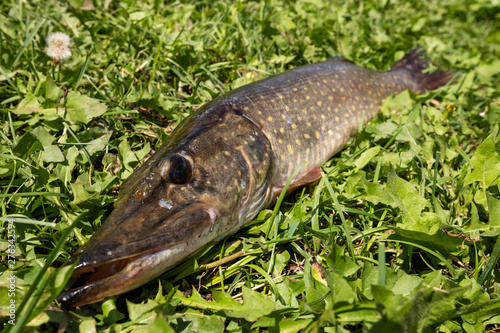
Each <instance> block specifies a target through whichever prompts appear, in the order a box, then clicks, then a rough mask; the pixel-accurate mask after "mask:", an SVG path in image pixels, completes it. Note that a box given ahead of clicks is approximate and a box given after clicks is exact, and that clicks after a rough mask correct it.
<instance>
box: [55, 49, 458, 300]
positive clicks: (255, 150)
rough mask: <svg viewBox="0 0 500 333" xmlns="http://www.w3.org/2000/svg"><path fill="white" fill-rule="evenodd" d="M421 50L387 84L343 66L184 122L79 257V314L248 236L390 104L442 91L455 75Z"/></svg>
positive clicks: (270, 82) (264, 84) (227, 98)
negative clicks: (253, 223) (287, 192)
mask: <svg viewBox="0 0 500 333" xmlns="http://www.w3.org/2000/svg"><path fill="white" fill-rule="evenodd" d="M422 54H423V51H421V50H419V49H416V50H414V51H412V52H410V53H409V54H407V55H406V56H405V57H404V58H403V59H402V60H400V61H399V62H397V63H396V64H395V65H394V66H393V68H392V69H391V70H390V71H388V72H376V71H373V70H369V69H364V68H361V67H358V66H356V65H355V64H353V63H352V62H350V61H348V60H346V59H343V58H338V57H337V58H332V59H329V60H327V61H324V62H321V63H316V64H311V65H308V66H304V67H300V68H296V69H293V70H290V71H288V72H286V73H283V74H280V75H276V76H273V77H270V78H268V79H264V80H261V81H258V82H254V83H251V84H248V85H246V86H242V87H240V88H238V89H235V90H234V91H232V92H229V93H227V94H225V95H222V96H221V97H219V98H217V99H215V100H213V101H212V102H210V103H208V104H205V105H204V106H202V107H201V108H200V109H198V110H197V111H196V112H195V113H193V114H192V115H191V116H189V117H188V118H186V119H185V120H184V121H182V122H181V123H180V124H179V125H178V126H177V128H176V129H175V130H174V131H173V132H172V134H171V135H170V137H169V138H168V140H167V141H166V142H165V143H164V144H163V145H162V147H161V148H160V149H159V150H158V151H157V152H156V153H155V154H154V155H153V156H152V157H151V158H150V159H149V160H148V161H146V163H144V164H143V165H142V166H141V167H140V168H139V169H138V170H136V171H135V172H134V173H133V174H132V176H130V177H129V179H127V180H126V181H125V182H124V183H123V184H122V186H121V188H120V193H119V196H118V198H117V200H116V202H115V210H114V211H113V212H112V213H111V215H110V216H109V217H108V219H107V220H106V221H105V222H104V223H103V225H102V226H101V227H100V229H99V230H98V231H97V232H96V233H95V234H94V235H93V236H92V237H91V238H90V240H89V241H88V242H87V243H86V244H84V246H83V247H81V248H80V249H79V250H78V251H77V252H75V253H74V254H73V256H72V258H71V259H70V260H69V262H68V263H67V265H75V270H74V272H73V275H72V280H73V281H72V282H70V286H69V287H70V288H69V289H68V290H66V291H63V292H62V293H61V294H60V295H59V296H58V300H59V301H60V302H61V303H62V304H63V305H65V306H79V305H84V304H89V303H94V302H97V301H100V300H103V299H104V298H106V297H109V296H113V295H117V294H120V293H123V292H126V291H128V290H132V289H134V288H136V287H138V286H140V285H142V284H144V283H146V282H148V281H150V280H152V279H154V278H155V277H157V276H159V275H160V274H162V273H163V272H164V271H166V270H167V269H169V268H171V267H173V266H175V265H176V264H178V263H179V262H181V261H182V260H184V259H186V258H188V257H189V256H191V255H193V254H194V253H195V252H196V251H198V250H200V249H202V248H203V247H204V246H205V245H207V244H209V243H210V242H213V241H217V240H220V239H222V238H224V237H226V236H228V235H230V234H232V233H234V232H235V231H236V230H238V229H239V228H241V227H242V226H243V225H245V224H246V223H247V222H248V221H250V220H251V219H253V218H254V217H255V216H256V215H257V214H258V212H259V211H260V210H261V209H263V208H265V207H267V206H269V205H270V204H272V203H273V202H274V201H275V200H276V198H277V196H278V194H279V193H280V192H281V191H282V190H283V188H284V186H285V183H286V182H287V180H288V179H289V178H290V177H291V176H292V174H293V172H294V171H295V170H296V169H297V168H298V167H300V169H299V173H298V174H297V175H296V177H295V178H294V179H293V180H292V183H291V186H290V188H294V187H297V186H301V185H304V184H307V183H310V182H313V181H315V180H317V179H318V178H319V177H320V176H321V173H320V171H319V169H318V167H319V166H321V165H322V164H323V163H325V162H326V161H327V160H328V159H329V158H330V157H331V156H333V155H334V154H335V153H336V152H338V151H339V150H340V149H342V147H343V146H344V145H345V144H346V142H347V140H349V138H350V137H351V135H352V134H353V133H354V132H355V130H356V129H357V128H358V127H359V125H360V124H362V123H365V122H367V121H369V120H370V119H372V118H373V117H375V116H376V114H377V112H378V110H379V108H380V105H381V103H382V101H383V99H384V98H386V97H388V96H389V95H390V94H396V93H399V92H401V91H402V90H404V89H410V90H412V91H415V92H419V91H425V90H432V89H435V88H437V87H439V86H442V85H444V84H446V83H447V82H448V81H449V80H450V79H451V77H452V76H453V73H452V72H443V71H436V72H433V73H422V72H421V71H422V69H423V68H425V63H426V60H425V59H421V58H420V57H421V56H422Z"/></svg>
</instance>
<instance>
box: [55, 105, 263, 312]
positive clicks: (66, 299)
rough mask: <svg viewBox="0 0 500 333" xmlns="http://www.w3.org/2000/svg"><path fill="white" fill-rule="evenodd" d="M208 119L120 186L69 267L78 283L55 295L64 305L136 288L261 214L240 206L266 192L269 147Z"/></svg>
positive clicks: (226, 118)
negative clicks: (108, 209)
mask: <svg viewBox="0 0 500 333" xmlns="http://www.w3.org/2000/svg"><path fill="white" fill-rule="evenodd" d="M212 118H214V116H213V115H212V117H211V118H209V119H195V120H191V121H188V123H189V122H190V126H185V125H183V126H181V128H180V129H179V130H176V131H175V132H174V133H173V134H172V138H171V139H170V140H169V141H168V142H166V143H165V144H164V145H163V146H162V147H161V148H160V149H159V151H158V152H157V153H156V154H155V155H153V156H152V157H151V158H150V159H149V160H148V161H147V162H146V163H145V164H144V165H143V166H141V168H139V169H138V170H137V171H136V172H134V174H133V175H132V176H131V177H130V178H129V179H128V180H127V181H125V182H124V183H123V185H122V186H121V189H120V194H119V196H118V198H117V200H116V202H115V208H114V210H113V212H112V213H111V215H110V216H109V218H108V219H107V220H106V221H105V222H104V223H103V225H102V226H101V227H100V229H99V230H98V231H97V232H96V233H95V234H94V235H93V236H92V237H91V238H90V239H89V241H88V242H87V243H86V244H84V245H83V246H82V247H81V248H80V249H79V250H78V251H77V252H75V253H74V255H73V256H72V258H71V259H70V261H69V263H68V264H74V265H76V266H75V270H74V272H73V275H72V278H73V280H76V281H75V282H74V283H73V285H72V286H71V289H69V290H67V291H64V292H62V293H61V294H60V295H59V297H58V300H59V301H60V302H61V303H62V304H63V305H65V306H70V307H74V306H79V305H84V304H89V303H94V302H97V301H100V300H103V299H104V298H105V297H108V296H112V295H116V294H120V293H123V292H125V291H128V290H131V289H134V288H136V287H138V286H140V285H142V284H144V283H146V282H148V281H150V280H152V279H153V278H155V277H157V276H158V275H160V274H161V273H162V272H164V271H165V270H167V269H168V268H170V267H172V266H174V265H175V264H177V263H179V262H180V261H182V260H183V259H185V258H187V257H188V256H190V255H192V254H193V253H195V252H196V251H198V250H199V249H201V248H203V246H205V245H206V244H208V243H210V242H211V241H213V240H215V239H218V238H221V237H222V236H225V235H227V234H229V233H232V232H234V231H236V230H237V229H238V228H239V227H241V225H242V223H244V222H247V221H246V220H245V219H246V217H247V216H248V214H250V213H252V212H249V209H250V210H255V209H261V208H262V207H260V206H259V207H254V206H252V205H250V208H248V207H249V205H247V204H246V203H248V202H249V201H250V198H251V197H253V196H254V194H256V193H255V192H256V189H257V188H259V189H260V188H268V187H269V186H268V184H267V180H268V178H269V170H270V167H271V163H270V154H269V153H268V151H267V150H268V149H269V148H270V147H269V143H268V142H267V141H266V138H265V137H263V136H262V135H260V136H259V135H258V134H259V133H258V131H256V130H255V125H253V124H252V123H250V122H249V121H248V120H246V119H245V118H243V117H241V116H238V115H237V114H235V113H234V112H228V111H226V112H222V115H219V117H215V119H212ZM197 124H201V125H197ZM186 127H187V128H188V129H186ZM236 130H238V131H236ZM250 143H251V144H250ZM262 163H264V167H263V168H261V167H262ZM261 191H262V190H261ZM257 192H259V191H257ZM266 193H267V192H266ZM257 194H259V193H257Z"/></svg>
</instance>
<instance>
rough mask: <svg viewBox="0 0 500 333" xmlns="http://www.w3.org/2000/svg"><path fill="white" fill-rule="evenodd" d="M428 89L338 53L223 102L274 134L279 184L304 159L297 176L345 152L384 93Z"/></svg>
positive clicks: (403, 75)
mask: <svg viewBox="0 0 500 333" xmlns="http://www.w3.org/2000/svg"><path fill="white" fill-rule="evenodd" d="M422 88H423V87H418V86H417V84H416V83H414V82H413V81H412V80H411V75H410V74H409V72H408V71H405V70H396V71H394V72H376V71H372V70H369V69H364V68H360V67H358V66H356V65H354V64H352V63H350V62H348V61H346V60H344V59H339V58H333V59H331V60H328V61H325V62H322V63H317V64H312V65H309V66H305V67H300V68H297V69H294V70H290V71H288V72H286V73H284V74H281V75H277V76H273V77H270V78H268V79H265V80H262V81H258V82H255V83H252V84H249V85H247V86H244V88H243V89H238V90H236V91H234V92H232V93H229V94H228V95H227V96H226V98H225V100H224V101H220V102H221V103H228V104H230V105H231V106H233V107H235V108H239V109H241V110H243V113H244V115H245V117H247V118H248V119H250V120H252V121H253V122H254V123H255V124H256V125H258V126H259V128H260V129H261V130H262V131H263V133H264V134H265V135H266V137H267V138H268V139H269V141H270V143H271V145H272V150H273V155H274V158H273V161H274V170H273V179H274V181H275V184H274V186H276V187H279V186H283V184H284V183H285V182H286V180H287V179H288V178H289V177H290V176H291V175H292V173H293V172H294V171H295V169H296V168H297V167H298V166H299V165H300V164H302V163H304V162H305V163H306V164H305V165H304V166H303V167H302V168H301V170H300V171H299V174H298V176H297V179H300V178H302V177H303V176H305V175H306V174H307V173H308V172H309V171H310V170H311V169H313V168H314V167H315V166H320V165H322V164H323V163H325V162H326V161H327V160H328V159H329V158H330V157H331V156H332V155H334V154H335V153H337V152H338V151H340V150H341V149H342V147H344V145H345V144H346V142H347V141H348V140H349V138H350V137H351V135H352V134H353V133H354V132H355V130H356V129H357V128H358V127H359V125H360V124H362V123H364V122H367V121H369V120H370V119H372V118H373V117H375V116H376V114H377V113H378V110H379V109H380V105H381V104H382V101H383V99H384V98H386V97H387V96H389V95H390V94H397V93H399V92H401V91H402V90H404V89H410V90H416V91H417V90H421V89H422Z"/></svg>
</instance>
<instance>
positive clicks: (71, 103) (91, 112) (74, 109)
mask: <svg viewBox="0 0 500 333" xmlns="http://www.w3.org/2000/svg"><path fill="white" fill-rule="evenodd" d="M66 99H67V102H66V106H67V110H68V111H67V112H68V113H67V117H68V119H69V120H70V121H71V122H73V123H83V124H87V123H88V122H89V121H90V120H91V119H93V118H95V117H98V116H100V115H102V114H103V113H104V112H106V110H107V106H106V105H105V104H102V103H100V102H99V101H97V100H95V99H93V98H90V97H88V96H85V95H82V94H80V93H78V92H75V91H71V92H69V93H68V96H66Z"/></svg>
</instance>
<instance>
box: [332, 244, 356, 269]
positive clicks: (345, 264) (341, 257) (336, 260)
mask: <svg viewBox="0 0 500 333" xmlns="http://www.w3.org/2000/svg"><path fill="white" fill-rule="evenodd" d="M327 263H328V267H329V268H330V269H332V270H333V271H334V272H335V273H337V274H339V275H341V276H350V275H353V274H354V273H356V272H357V271H358V270H359V269H360V267H359V266H358V265H357V264H356V263H355V262H354V261H352V259H351V258H350V257H349V256H347V255H346V254H345V253H344V249H343V248H342V247H340V246H338V245H336V244H334V245H333V247H332V252H331V253H330V255H329V256H328V258H327Z"/></svg>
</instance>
